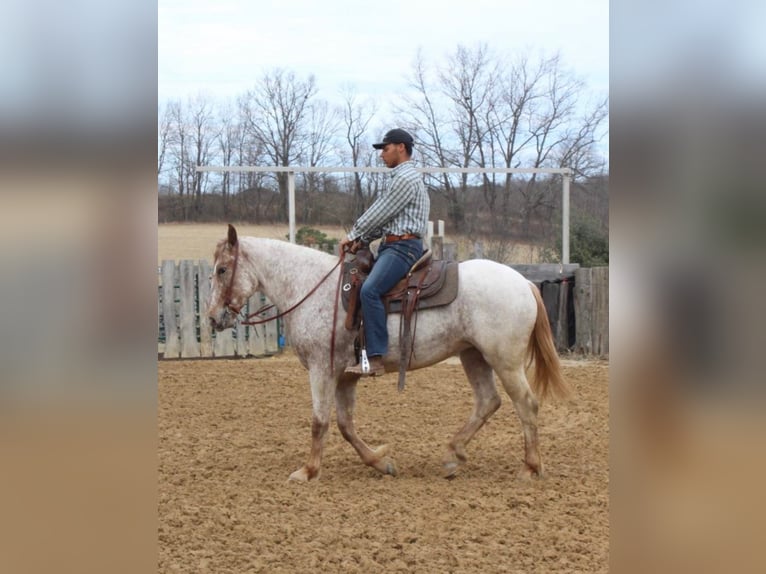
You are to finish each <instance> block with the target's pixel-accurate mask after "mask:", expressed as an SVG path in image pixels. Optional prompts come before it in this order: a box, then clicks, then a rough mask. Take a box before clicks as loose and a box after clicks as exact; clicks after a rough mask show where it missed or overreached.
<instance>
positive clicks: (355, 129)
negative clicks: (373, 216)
mask: <svg viewBox="0 0 766 574" xmlns="http://www.w3.org/2000/svg"><path fill="white" fill-rule="evenodd" d="M343 97H344V101H343V108H342V118H343V127H344V128H345V141H346V143H347V144H348V147H349V150H350V152H351V165H352V166H354V167H359V166H360V165H363V164H362V161H363V158H365V157H366V158H367V161H366V162H364V165H367V166H369V165H372V161H371V157H370V156H371V154H369V153H365V151H366V150H363V149H362V146H364V145H365V144H366V143H367V141H366V140H365V138H364V135H365V133H367V129H368V126H369V125H370V122H371V121H372V119H373V117H374V116H375V112H376V107H375V104H374V102H371V101H370V100H367V101H364V102H358V101H357V96H356V91H355V90H354V88H353V87H351V86H347V87H346V88H345V89H344V93H343ZM353 177H354V184H353V194H354V202H353V213H352V214H350V216H351V217H356V216H358V215H360V214H361V213H362V212H363V211H364V210H365V209H366V208H367V207H368V206H369V201H368V200H369V196H366V194H365V193H364V189H363V187H362V181H363V180H364V179H365V178H364V174H361V173H359V172H354V174H353Z"/></svg>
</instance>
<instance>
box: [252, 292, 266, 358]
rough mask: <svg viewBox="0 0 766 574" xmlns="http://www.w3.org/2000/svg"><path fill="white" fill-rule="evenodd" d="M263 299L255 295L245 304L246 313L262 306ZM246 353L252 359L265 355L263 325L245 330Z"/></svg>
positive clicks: (257, 294) (258, 294)
mask: <svg viewBox="0 0 766 574" xmlns="http://www.w3.org/2000/svg"><path fill="white" fill-rule="evenodd" d="M262 301H263V297H262V296H261V294H260V293H256V294H255V295H253V296H252V297H250V299H249V300H248V302H247V308H248V311H247V312H248V313H253V312H255V311H257V310H258V309H260V308H261V306H263V302H262ZM247 330H248V335H247V352H248V354H250V355H253V356H254V357H263V356H264V355H265V354H266V328H265V326H264V325H251V326H249V327H248V328H247Z"/></svg>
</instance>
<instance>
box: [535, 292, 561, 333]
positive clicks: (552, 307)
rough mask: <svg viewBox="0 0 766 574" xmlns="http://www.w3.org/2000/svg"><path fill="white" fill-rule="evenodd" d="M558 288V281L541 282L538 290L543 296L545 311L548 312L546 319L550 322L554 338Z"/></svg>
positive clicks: (557, 310) (557, 316) (556, 322)
mask: <svg viewBox="0 0 766 574" xmlns="http://www.w3.org/2000/svg"><path fill="white" fill-rule="evenodd" d="M559 290H560V286H559V284H558V283H543V284H542V289H541V291H540V293H541V294H542V296H543V304H544V305H545V312H546V313H548V321H549V322H550V325H551V331H552V332H553V337H554V339H555V337H556V330H557V327H556V325H557V324H558V321H559Z"/></svg>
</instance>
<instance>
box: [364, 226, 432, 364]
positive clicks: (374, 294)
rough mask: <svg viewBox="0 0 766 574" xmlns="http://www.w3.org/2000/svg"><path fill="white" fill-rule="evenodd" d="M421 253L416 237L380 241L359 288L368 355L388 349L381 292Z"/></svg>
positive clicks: (384, 291)
mask: <svg viewBox="0 0 766 574" xmlns="http://www.w3.org/2000/svg"><path fill="white" fill-rule="evenodd" d="M422 255H423V241H422V240H420V239H405V240H403V241H392V242H391V243H381V244H380V248H379V249H378V257H377V259H376V260H375V265H374V266H373V267H372V271H371V272H370V275H369V276H368V277H367V279H366V280H365V282H364V283H363V284H362V289H361V301H362V317H363V318H364V338H365V347H366V349H367V356H368V357H375V356H383V355H385V354H386V353H387V352H388V328H387V326H386V308H385V306H384V305H383V300H382V297H383V295H385V294H386V293H388V291H390V290H391V289H392V288H393V286H394V285H396V284H397V283H398V282H399V280H400V279H401V278H402V277H404V276H405V275H407V271H409V270H410V267H412V266H413V265H414V264H415V262H416V261H417V260H418V259H420V257H421V256H422Z"/></svg>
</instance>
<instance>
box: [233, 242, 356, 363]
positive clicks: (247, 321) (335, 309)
mask: <svg viewBox="0 0 766 574" xmlns="http://www.w3.org/2000/svg"><path fill="white" fill-rule="evenodd" d="M233 250H234V263H232V266H231V280H230V281H229V284H228V285H227V287H226V292H225V293H224V300H223V301H224V305H225V306H226V308H227V309H229V310H230V311H231V312H232V313H234V314H235V315H239V314H240V312H241V311H242V307H240V308H237V307H235V306H234V305H232V303H231V291H232V289H233V288H234V277H235V274H236V272H237V262H238V261H239V243H237V244H236V245H235V246H234V248H233ZM345 257H346V252H345V251H344V250H341V253H340V258H339V259H338V262H337V263H336V264H335V265H333V267H332V269H330V270H329V271H328V272H327V274H326V275H325V276H324V277H322V278H321V279H320V280H319V283H317V284H316V285H314V287H313V289H311V291H309V292H308V293H306V295H304V296H303V297H302V298H301V299H300V301H298V302H297V303H295V304H294V305H291V306H290V307H289V308H288V309H285V310H284V311H281V312H280V313H277V314H276V315H274V316H273V317H267V318H265V319H259V320H257V321H251V320H250V319H251V318H253V317H256V316H258V315H260V314H261V313H265V312H266V311H269V310H270V309H274V308H275V305H273V304H268V305H264V306H263V307H261V308H260V309H258V310H256V311H254V312H252V313H249V314H248V315H247V316H246V317H245V319H244V320H243V321H240V323H241V324H242V325H260V324H262V323H268V322H269V321H276V320H277V319H279V318H281V317H284V316H285V315H287V314H288V313H290V312H292V311H294V310H295V309H297V308H298V307H299V306H300V305H301V304H302V303H303V302H304V301H306V299H308V298H309V297H311V296H312V295H313V294H314V293H315V292H316V290H317V289H319V286H320V285H322V283H324V282H325V281H327V279H328V277H330V275H332V273H333V271H335V270H336V269H337V268H338V267H339V266H340V265H341V264H342V263H343V260H344V259H345ZM342 280H343V273H339V274H338V285H337V287H336V293H335V304H334V306H333V315H332V337H331V339H330V370H331V371H332V370H333V367H334V360H333V359H334V356H335V323H336V320H337V318H338V300H339V297H338V294H339V293H340V285H341V282H342Z"/></svg>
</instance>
